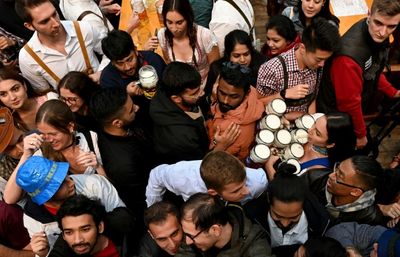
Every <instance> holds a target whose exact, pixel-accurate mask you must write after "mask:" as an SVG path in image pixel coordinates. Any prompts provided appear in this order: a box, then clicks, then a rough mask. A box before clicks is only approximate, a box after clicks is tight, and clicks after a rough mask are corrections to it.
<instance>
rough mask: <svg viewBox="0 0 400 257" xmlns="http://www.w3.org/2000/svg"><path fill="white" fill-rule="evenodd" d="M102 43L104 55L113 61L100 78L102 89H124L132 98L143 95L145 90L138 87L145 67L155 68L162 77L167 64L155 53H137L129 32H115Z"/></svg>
mask: <svg viewBox="0 0 400 257" xmlns="http://www.w3.org/2000/svg"><path fill="white" fill-rule="evenodd" d="M101 43H102V48H103V52H104V54H105V55H106V56H107V57H108V58H109V59H110V60H111V62H110V63H109V64H108V65H107V66H106V67H105V68H104V70H103V73H102V75H101V77H100V86H101V87H102V88H106V87H123V88H126V91H127V92H128V94H129V95H130V96H138V95H142V94H143V89H142V88H141V87H140V86H139V85H138V81H139V69H140V68H141V67H142V66H145V65H151V66H153V67H154V69H155V70H156V72H157V76H158V78H161V77H162V73H163V71H164V68H165V62H164V60H163V59H162V58H161V56H159V55H158V54H156V53H154V52H153V51H137V50H136V47H135V45H134V43H133V40H132V37H131V36H130V35H129V34H128V33H127V32H125V31H122V30H113V31H111V32H110V33H108V35H107V37H106V38H104V39H103V40H102V41H101Z"/></svg>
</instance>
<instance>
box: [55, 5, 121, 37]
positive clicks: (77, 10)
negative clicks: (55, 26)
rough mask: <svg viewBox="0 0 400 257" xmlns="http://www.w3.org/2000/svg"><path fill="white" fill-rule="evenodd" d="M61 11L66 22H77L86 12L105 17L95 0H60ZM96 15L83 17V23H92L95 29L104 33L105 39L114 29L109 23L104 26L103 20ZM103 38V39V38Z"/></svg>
mask: <svg viewBox="0 0 400 257" xmlns="http://www.w3.org/2000/svg"><path fill="white" fill-rule="evenodd" d="M59 6H60V10H61V12H62V13H63V15H64V17H65V19H66V20H71V21H76V20H78V18H79V16H80V15H81V14H82V13H83V12H85V11H91V12H94V13H95V14H97V15H99V16H100V17H103V15H104V14H103V13H102V12H101V10H100V8H99V6H98V5H97V4H96V2H95V1H93V0H60V4H59ZM100 17H98V16H96V15H94V14H87V15H85V16H84V17H83V19H82V21H87V22H91V23H92V25H93V27H95V28H97V29H99V30H101V33H104V34H105V35H104V37H105V36H106V34H107V32H108V30H109V31H112V30H113V29H114V27H113V25H111V23H110V22H109V21H108V19H107V18H106V21H107V27H106V26H105V25H104V22H103V19H101V18H100ZM102 38H103V37H102Z"/></svg>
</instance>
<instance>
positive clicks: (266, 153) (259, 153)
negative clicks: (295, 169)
mask: <svg viewBox="0 0 400 257" xmlns="http://www.w3.org/2000/svg"><path fill="white" fill-rule="evenodd" d="M270 156H271V150H270V149H269V147H268V146H267V145H264V144H258V145H255V146H254V147H253V149H251V151H250V159H251V160H252V161H253V162H255V163H265V162H266V161H267V160H268V158H269V157H270Z"/></svg>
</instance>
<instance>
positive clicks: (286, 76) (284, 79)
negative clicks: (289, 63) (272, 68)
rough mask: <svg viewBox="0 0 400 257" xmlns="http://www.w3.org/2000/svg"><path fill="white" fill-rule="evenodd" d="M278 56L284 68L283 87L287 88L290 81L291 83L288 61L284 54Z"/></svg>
mask: <svg viewBox="0 0 400 257" xmlns="http://www.w3.org/2000/svg"><path fill="white" fill-rule="evenodd" d="M277 57H278V60H279V61H280V62H281V64H282V68H283V89H287V88H288V83H289V75H288V72H287V67H286V63H285V60H284V59H283V57H282V56H280V55H278V56H277Z"/></svg>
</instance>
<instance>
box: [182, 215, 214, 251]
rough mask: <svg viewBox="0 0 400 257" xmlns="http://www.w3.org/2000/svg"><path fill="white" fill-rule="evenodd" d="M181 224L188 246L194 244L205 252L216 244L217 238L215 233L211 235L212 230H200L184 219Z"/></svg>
mask: <svg viewBox="0 0 400 257" xmlns="http://www.w3.org/2000/svg"><path fill="white" fill-rule="evenodd" d="M190 216H191V215H190ZM181 222H182V229H183V232H184V234H185V241H186V244H187V245H192V244H194V245H195V246H196V247H197V248H198V249H200V250H201V251H203V252H205V251H207V250H208V249H210V248H211V247H213V246H214V245H215V244H216V242H217V238H216V236H215V235H214V234H213V233H209V231H210V229H208V230H205V231H201V230H198V229H196V226H195V225H194V223H193V222H192V221H191V220H186V219H182V220H181Z"/></svg>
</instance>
